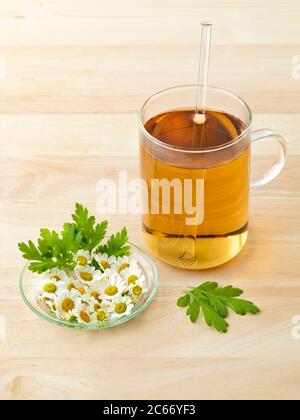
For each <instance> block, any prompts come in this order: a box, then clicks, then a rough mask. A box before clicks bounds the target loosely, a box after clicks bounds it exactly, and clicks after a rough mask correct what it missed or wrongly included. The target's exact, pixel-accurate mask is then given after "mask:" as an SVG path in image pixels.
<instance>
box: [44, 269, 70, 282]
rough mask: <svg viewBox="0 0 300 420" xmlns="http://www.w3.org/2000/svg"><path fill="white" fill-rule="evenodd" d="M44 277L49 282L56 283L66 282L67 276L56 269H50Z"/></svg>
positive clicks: (62, 271)
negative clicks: (54, 281)
mask: <svg viewBox="0 0 300 420" xmlns="http://www.w3.org/2000/svg"><path fill="white" fill-rule="evenodd" d="M45 277H47V278H48V279H50V280H56V281H66V280H67V278H68V276H67V273H66V272H65V271H64V270H59V269H58V268H52V269H51V270H50V271H47V272H46V273H45Z"/></svg>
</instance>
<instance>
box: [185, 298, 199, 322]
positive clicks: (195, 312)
mask: <svg viewBox="0 0 300 420" xmlns="http://www.w3.org/2000/svg"><path fill="white" fill-rule="evenodd" d="M186 314H187V315H188V316H189V317H190V320H191V322H192V323H193V324H194V323H195V322H197V320H198V318H199V314H200V305H199V303H198V302H197V301H196V300H194V301H193V302H192V303H191V304H190V305H189V307H188V310H187V311H186Z"/></svg>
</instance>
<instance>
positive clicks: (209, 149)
mask: <svg viewBox="0 0 300 420" xmlns="http://www.w3.org/2000/svg"><path fill="white" fill-rule="evenodd" d="M188 88H191V89H192V88H198V85H196V84H189V85H178V86H171V87H168V88H166V89H162V90H160V91H158V92H156V93H154V94H153V95H151V96H150V97H149V98H148V99H146V101H145V102H144V104H143V106H142V107H141V109H140V111H139V113H138V122H139V127H140V129H141V131H142V132H143V134H144V135H145V136H146V137H147V138H148V139H149V140H151V141H152V142H154V143H156V144H157V145H159V146H161V147H164V148H166V149H169V150H175V151H178V152H184V153H209V152H214V151H217V150H222V149H225V148H227V147H231V146H233V145H235V144H236V143H238V142H239V141H240V140H241V139H242V138H244V137H245V135H247V133H248V132H249V131H250V130H251V128H252V112H251V109H250V107H249V105H248V104H247V102H245V101H244V99H242V98H241V97H240V96H238V95H236V94H235V93H233V92H230V91H229V90H226V89H222V88H219V87H215V86H207V90H208V91H209V90H210V91H216V92H219V93H224V94H226V95H229V96H231V97H232V98H233V99H235V100H237V101H238V102H239V103H240V104H241V105H243V107H244V108H245V109H246V112H247V117H248V118H247V121H243V123H245V124H246V127H245V129H244V130H243V131H242V132H241V133H240V134H239V135H238V136H237V137H235V138H234V139H233V140H230V141H229V142H227V143H224V144H222V145H220V146H217V147H207V148H205V149H185V148H183V147H178V146H171V145H169V144H166V143H164V142H162V141H160V140H158V139H157V138H156V137H154V136H152V135H151V134H150V133H149V132H148V131H147V130H146V128H145V126H144V122H143V113H144V111H145V108H146V107H147V105H149V104H150V102H151V101H152V100H154V99H155V98H157V97H159V96H161V95H163V94H165V93H168V92H169V91H174V90H181V89H188ZM208 109H209V108H208ZM166 111H167V110H166ZM220 111H223V112H227V111H226V110H220Z"/></svg>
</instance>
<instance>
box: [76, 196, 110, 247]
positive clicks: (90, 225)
mask: <svg viewBox="0 0 300 420" xmlns="http://www.w3.org/2000/svg"><path fill="white" fill-rule="evenodd" d="M72 219H73V220H74V224H73V226H74V227H75V229H76V231H77V232H80V233H81V235H82V248H83V249H86V250H88V251H90V252H91V251H92V250H93V249H94V248H95V246H97V245H98V244H99V243H100V242H101V241H102V239H103V238H104V236H105V234H106V230H107V220H104V221H103V222H102V223H101V224H97V225H96V219H95V217H94V216H90V215H89V212H88V209H87V208H86V207H83V206H82V205H81V204H79V203H76V205H75V213H74V214H72Z"/></svg>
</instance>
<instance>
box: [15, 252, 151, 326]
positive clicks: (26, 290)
mask: <svg viewBox="0 0 300 420" xmlns="http://www.w3.org/2000/svg"><path fill="white" fill-rule="evenodd" d="M130 247H131V256H132V257H133V258H136V259H137V261H138V263H139V265H140V267H141V269H142V272H143V274H144V276H145V283H146V288H147V289H148V291H147V292H145V293H144V295H143V296H142V298H141V300H140V301H139V302H138V303H137V304H136V305H135V307H134V310H133V311H132V312H131V313H130V314H129V315H126V316H124V317H121V318H118V319H115V320H109V321H104V322H101V323H100V322H98V323H93V324H77V323H72V322H68V321H63V320H61V319H58V318H56V317H55V316H54V315H53V314H51V313H50V311H49V310H47V308H46V307H45V308H43V307H42V305H41V304H40V303H38V301H37V299H36V296H37V293H36V286H37V280H38V275H37V274H35V273H32V272H31V271H29V270H28V264H26V265H25V267H24V268H23V271H22V273H21V277H20V284H19V285H20V292H21V296H22V298H23V300H24V302H25V303H26V305H27V306H28V307H29V308H30V309H31V310H32V311H33V312H34V313H35V314H36V315H38V316H39V317H41V318H43V319H45V320H46V321H48V322H51V323H52V324H56V325H59V326H61V327H69V328H76V329H85V330H98V329H99V330H101V329H104V328H110V327H115V326H117V325H120V324H124V323H125V322H127V321H129V320H130V319H132V318H134V317H136V316H137V315H139V314H140V313H141V312H143V311H144V310H145V309H146V308H147V307H148V306H149V305H150V303H151V302H152V299H153V298H154V295H155V293H156V291H157V288H158V272H157V268H156V266H155V264H154V262H153V261H152V259H151V258H150V257H149V256H148V255H146V254H145V253H144V252H143V251H142V250H141V249H139V248H138V247H136V246H135V245H133V244H130Z"/></svg>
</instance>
